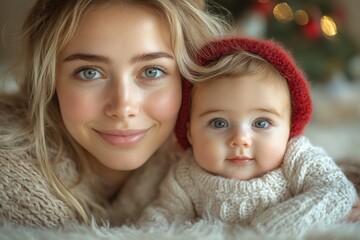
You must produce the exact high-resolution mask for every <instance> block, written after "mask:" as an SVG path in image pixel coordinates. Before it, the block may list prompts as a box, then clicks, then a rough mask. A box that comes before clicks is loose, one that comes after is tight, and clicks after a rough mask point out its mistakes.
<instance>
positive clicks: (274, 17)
mask: <svg viewBox="0 0 360 240" xmlns="http://www.w3.org/2000/svg"><path fill="white" fill-rule="evenodd" d="M215 2H217V3H218V4H220V5H222V6H224V7H225V8H226V9H228V10H229V11H230V12H231V13H232V15H233V17H234V19H235V24H237V28H238V29H239V32H240V33H242V34H244V35H247V36H252V37H261V38H273V39H276V40H278V41H280V42H282V43H283V44H284V45H285V46H286V47H287V48H288V49H290V51H291V52H292V53H293V55H294V57H295V59H296V60H297V61H298V63H299V64H300V65H301V66H302V68H303V69H304V71H305V72H306V74H307V75H308V77H309V79H310V80H311V81H312V82H318V83H319V82H325V81H329V80H330V79H332V77H333V76H334V75H336V74H338V73H339V72H341V73H343V74H345V75H346V76H348V78H349V79H351V76H350V74H349V66H350V65H351V64H349V62H350V61H351V60H352V59H353V58H355V56H356V55H357V56H359V52H358V50H357V47H356V45H355V43H354V41H352V39H351V38H350V37H349V34H348V33H347V32H346V30H345V28H344V26H345V22H346V21H347V19H346V13H345V10H344V8H343V7H342V5H341V2H340V1H334V0H289V1H277V0H215ZM359 67H360V66H359Z"/></svg>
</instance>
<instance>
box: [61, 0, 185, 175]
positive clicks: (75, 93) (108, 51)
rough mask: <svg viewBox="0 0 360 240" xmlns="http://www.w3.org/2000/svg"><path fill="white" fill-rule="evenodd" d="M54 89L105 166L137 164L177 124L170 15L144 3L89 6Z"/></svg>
mask: <svg viewBox="0 0 360 240" xmlns="http://www.w3.org/2000/svg"><path fill="white" fill-rule="evenodd" d="M56 93H57V97H58V100H59V104H60V110H61V115H62V118H63V121H64V124H65V126H66V128H67V130H68V131H69V133H70V134H71V136H72V137H73V138H74V139H75V140H76V141H77V142H78V143H79V144H80V145H81V146H82V147H83V148H84V149H85V150H87V151H88V153H90V155H92V156H93V157H94V158H95V159H96V160H98V162H100V163H102V164H101V166H102V167H105V168H107V169H111V170H125V171H126V170H133V169H136V168H138V167H140V166H141V165H142V164H144V163H145V162H146V161H147V160H148V159H149V157H150V156H151V155H152V154H153V153H154V152H155V151H156V150H157V149H158V148H159V147H160V145H161V144H162V143H163V142H164V141H165V140H166V139H167V138H168V137H169V135H170V134H171V132H172V131H173V128H174V125H175V121H176V118H177V113H178V110H179V107H180V102H181V76H180V72H179V70H178V67H177V64H176V62H175V58H174V53H173V51H172V47H171V41H170V35H169V29H168V26H167V25H166V23H165V21H164V20H163V19H162V18H161V17H160V16H159V15H157V14H156V12H154V11H153V10H151V9H148V8H145V7H139V6H127V5H120V4H117V5H116V4H111V5H109V4H108V5H104V6H100V7H97V8H94V9H92V10H91V11H90V12H89V13H88V14H87V15H86V16H85V18H84V19H83V21H82V22H81V23H80V25H79V28H78V31H77V33H76V34H75V36H74V38H73V39H72V40H71V41H70V42H69V43H68V44H67V45H66V46H65V48H64V49H63V50H62V51H61V53H60V58H59V59H58V67H57V75H56Z"/></svg>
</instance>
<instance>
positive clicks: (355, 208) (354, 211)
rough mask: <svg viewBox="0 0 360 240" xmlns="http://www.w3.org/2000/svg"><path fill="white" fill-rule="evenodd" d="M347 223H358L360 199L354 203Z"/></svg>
mask: <svg viewBox="0 0 360 240" xmlns="http://www.w3.org/2000/svg"><path fill="white" fill-rule="evenodd" d="M347 221H348V222H357V221H360V199H358V200H357V201H356V203H355V204H354V205H353V208H352V210H351V212H350V214H349V216H348V217H347Z"/></svg>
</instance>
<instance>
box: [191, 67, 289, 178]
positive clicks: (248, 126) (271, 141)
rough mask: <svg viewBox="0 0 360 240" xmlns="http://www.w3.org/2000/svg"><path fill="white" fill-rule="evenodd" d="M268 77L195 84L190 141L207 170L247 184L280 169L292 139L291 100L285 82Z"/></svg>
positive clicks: (238, 78)
mask: <svg viewBox="0 0 360 240" xmlns="http://www.w3.org/2000/svg"><path fill="white" fill-rule="evenodd" d="M269 78H270V77H269V76H266V75H264V74H257V75H244V76H239V77H231V78H225V79H216V80H214V81H209V82H204V83H201V84H198V85H196V86H195V91H194V93H193V96H192V105H191V109H192V110H191V117H190V128H189V133H188V137H189V141H190V143H191V145H192V147H193V152H194V157H195V159H196V161H197V163H198V164H199V165H200V166H201V167H202V168H204V169H205V170H207V171H208V172H210V173H212V174H215V175H220V176H223V177H226V178H236V179H241V180H248V179H251V178H254V177H260V176H262V175H263V174H265V173H266V172H268V171H271V170H274V169H276V168H278V167H279V166H280V164H281V163H282V160H283V157H284V154H285V151H286V146H287V142H288V139H289V132H290V121H291V120H290V119H291V107H290V97H289V93H288V90H287V88H286V87H285V86H284V85H283V84H282V83H281V82H280V81H281V80H278V82H280V84H278V82H276V81H277V80H274V79H269Z"/></svg>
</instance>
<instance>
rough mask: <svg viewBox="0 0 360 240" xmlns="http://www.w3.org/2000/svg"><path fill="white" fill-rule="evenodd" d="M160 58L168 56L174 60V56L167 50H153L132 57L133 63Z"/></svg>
mask: <svg viewBox="0 0 360 240" xmlns="http://www.w3.org/2000/svg"><path fill="white" fill-rule="evenodd" d="M158 58H168V59H171V60H173V59H174V57H173V56H172V55H170V54H168V53H166V52H151V53H144V54H140V55H138V56H135V57H133V58H132V59H131V62H132V63H135V62H140V61H151V60H154V59H158Z"/></svg>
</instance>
